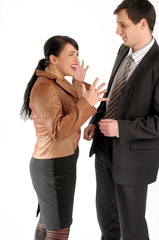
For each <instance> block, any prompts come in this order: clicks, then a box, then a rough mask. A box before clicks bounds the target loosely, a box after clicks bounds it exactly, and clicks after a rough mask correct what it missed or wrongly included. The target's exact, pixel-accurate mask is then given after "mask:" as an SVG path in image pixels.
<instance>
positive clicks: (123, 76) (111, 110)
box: [104, 55, 133, 119]
mask: <svg viewBox="0 0 159 240" xmlns="http://www.w3.org/2000/svg"><path fill="white" fill-rule="evenodd" d="M132 61H133V58H132V55H129V56H128V58H127V61H126V64H125V68H124V69H123V70H122V71H121V73H120V74H119V77H118V79H117V81H116V82H115V84H114V88H113V91H112V95H111V97H110V100H109V102H108V107H107V110H106V114H105V117H104V118H108V119H115V117H116V110H117V105H118V101H119V97H120V95H121V93H122V90H123V88H124V87H125V85H126V83H127V80H128V75H129V72H130V70H131V63H132Z"/></svg>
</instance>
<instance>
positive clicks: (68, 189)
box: [30, 147, 79, 230]
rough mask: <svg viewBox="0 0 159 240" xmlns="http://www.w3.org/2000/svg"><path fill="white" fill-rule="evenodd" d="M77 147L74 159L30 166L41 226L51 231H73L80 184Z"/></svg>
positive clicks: (38, 162)
mask: <svg viewBox="0 0 159 240" xmlns="http://www.w3.org/2000/svg"><path fill="white" fill-rule="evenodd" d="M78 154H79V149H78V147H77V149H76V151H75V153H74V154H73V155H70V156H67V157H62V158H54V159H36V158H32V159H31V162H30V174H31V179H32V183H33V186H34V189H35V191H36V193H37V197H38V203H39V208H40V222H41V223H42V224H43V225H44V227H45V229H47V230H59V229H63V228H67V227H70V225H71V223H72V211H73V201H74V191H75V184H76V163H77V158H78Z"/></svg>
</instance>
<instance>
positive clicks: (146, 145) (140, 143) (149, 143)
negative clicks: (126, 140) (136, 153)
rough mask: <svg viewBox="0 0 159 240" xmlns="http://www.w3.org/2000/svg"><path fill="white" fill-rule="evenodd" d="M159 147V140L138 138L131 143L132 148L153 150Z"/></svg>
mask: <svg viewBox="0 0 159 240" xmlns="http://www.w3.org/2000/svg"><path fill="white" fill-rule="evenodd" d="M157 147H159V143H158V141H157V140H136V141H133V142H131V143H130V149H131V150H143V149H145V150H152V149H155V148H157Z"/></svg>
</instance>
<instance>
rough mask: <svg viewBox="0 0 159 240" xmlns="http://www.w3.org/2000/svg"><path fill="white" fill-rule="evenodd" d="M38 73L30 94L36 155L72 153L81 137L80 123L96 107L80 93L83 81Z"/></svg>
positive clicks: (44, 72) (45, 156) (52, 156)
mask: <svg viewBox="0 0 159 240" xmlns="http://www.w3.org/2000/svg"><path fill="white" fill-rule="evenodd" d="M36 73H37V76H38V79H37V81H36V82H35V84H34V86H33V88H32V90H31V95H30V108H31V110H32V114H31V118H32V119H33V121H34V126H35V129H36V136H37V142H36V145H35V149H34V153H33V157H34V158H38V159H50V158H57V157H64V156H68V155H71V154H73V153H74V151H75V149H76V147H77V145H78V142H79V139H80V134H81V130H80V127H81V126H82V124H83V123H84V122H85V121H87V120H88V119H89V118H90V117H91V116H92V115H93V114H94V113H95V112H96V109H95V108H94V107H92V106H91V105H90V104H89V103H88V102H87V101H86V99H85V98H83V97H82V96H81V82H79V81H77V80H73V85H72V84H70V83H69V82H68V81H67V80H65V79H64V80H60V79H58V78H57V77H56V76H54V75H53V74H51V73H48V72H46V71H41V70H37V72H36ZM85 85H86V86H87V88H88V84H85Z"/></svg>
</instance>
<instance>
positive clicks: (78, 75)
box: [73, 60, 89, 82]
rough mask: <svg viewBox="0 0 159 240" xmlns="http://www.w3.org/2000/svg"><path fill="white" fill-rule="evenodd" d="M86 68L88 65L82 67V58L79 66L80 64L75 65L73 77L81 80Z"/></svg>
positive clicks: (83, 77)
mask: <svg viewBox="0 0 159 240" xmlns="http://www.w3.org/2000/svg"><path fill="white" fill-rule="evenodd" d="M88 68H89V66H88V65H87V67H86V68H84V61H83V60H82V64H81V66H80V64H78V65H77V68H76V72H75V73H74V76H73V78H74V79H76V80H78V81H80V82H83V81H84V79H85V76H86V72H87V70H88Z"/></svg>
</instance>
